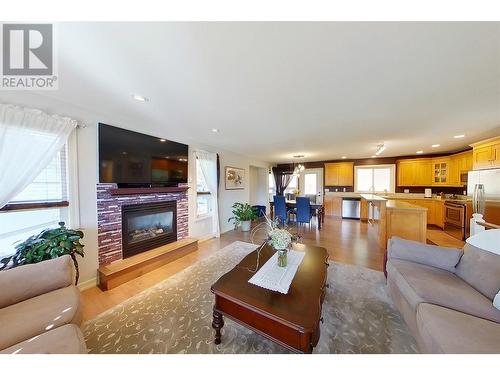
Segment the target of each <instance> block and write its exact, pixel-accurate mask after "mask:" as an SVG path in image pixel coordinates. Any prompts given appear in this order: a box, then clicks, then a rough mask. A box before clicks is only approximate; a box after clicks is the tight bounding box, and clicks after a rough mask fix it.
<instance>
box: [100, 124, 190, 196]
mask: <svg viewBox="0 0 500 375" xmlns="http://www.w3.org/2000/svg"><path fill="white" fill-rule="evenodd" d="M187 173H188V146H187V145H185V144H182V143H178V142H173V141H169V140H167V139H163V138H158V137H152V136H150V135H146V134H141V133H137V132H133V131H130V130H125V129H121V128H117V127H115V126H111V125H106V124H102V123H99V181H100V182H101V183H110V182H114V183H117V184H118V186H119V187H149V186H152V187H153V186H177V184H179V183H186V182H187Z"/></svg>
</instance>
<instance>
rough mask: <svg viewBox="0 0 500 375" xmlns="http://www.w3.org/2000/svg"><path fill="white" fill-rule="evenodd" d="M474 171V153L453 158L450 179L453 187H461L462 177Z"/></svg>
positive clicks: (461, 154) (470, 152) (469, 152)
mask: <svg viewBox="0 0 500 375" xmlns="http://www.w3.org/2000/svg"><path fill="white" fill-rule="evenodd" d="M471 170H472V151H466V152H461V153H459V154H455V155H452V156H451V165H450V179H449V182H450V184H452V185H457V186H461V185H462V183H461V175H462V174H463V173H467V172H469V171H471Z"/></svg>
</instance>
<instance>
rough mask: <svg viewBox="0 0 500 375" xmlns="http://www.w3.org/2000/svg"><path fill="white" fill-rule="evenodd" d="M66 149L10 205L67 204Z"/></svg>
mask: <svg viewBox="0 0 500 375" xmlns="http://www.w3.org/2000/svg"><path fill="white" fill-rule="evenodd" d="M66 153H67V152H66V147H64V148H63V149H62V150H61V151H59V152H58V153H57V155H56V157H55V158H54V159H52V161H51V162H50V164H49V165H48V166H47V167H46V168H45V169H44V170H43V171H41V172H40V174H39V175H38V176H37V177H36V178H35V180H34V181H33V182H32V183H31V184H29V185H28V186H27V187H26V188H25V189H24V190H23V191H22V192H21V193H19V194H18V195H17V196H16V197H15V198H14V199H12V200H11V201H10V202H9V204H16V203H27V202H67V201H68V183H67V173H66V169H67V163H66Z"/></svg>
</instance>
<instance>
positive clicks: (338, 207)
mask: <svg viewBox="0 0 500 375" xmlns="http://www.w3.org/2000/svg"><path fill="white" fill-rule="evenodd" d="M324 206H325V215H327V216H335V217H342V197H331V196H328V195H326V196H325V197H324Z"/></svg>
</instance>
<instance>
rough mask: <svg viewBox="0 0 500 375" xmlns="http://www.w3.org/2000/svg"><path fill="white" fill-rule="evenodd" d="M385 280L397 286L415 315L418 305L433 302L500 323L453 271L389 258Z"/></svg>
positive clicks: (488, 304) (490, 307)
mask: <svg viewBox="0 0 500 375" xmlns="http://www.w3.org/2000/svg"><path fill="white" fill-rule="evenodd" d="M387 272H388V278H391V282H394V283H396V285H398V287H399V288H400V290H401V293H402V295H403V296H404V297H405V298H406V299H407V300H408V302H409V303H410V305H411V306H413V308H414V311H415V313H416V311H417V308H418V305H419V304H421V303H432V304H435V305H439V306H443V307H448V308H451V309H454V310H457V311H462V312H464V313H466V314H471V315H474V316H477V317H480V318H483V319H488V320H492V321H495V322H498V323H500V311H498V310H497V309H495V308H494V307H493V304H492V303H491V301H490V300H489V299H488V298H486V297H485V296H483V295H482V294H481V293H479V292H478V291H477V290H476V289H474V288H473V287H472V286H470V285H469V284H467V283H466V282H465V281H463V280H462V279H460V278H459V277H458V276H456V275H455V274H453V273H452V272H448V271H445V270H442V269H439V268H435V267H430V266H424V265H422V264H418V263H413V262H407V261H404V260H399V259H391V260H390V261H389V262H387Z"/></svg>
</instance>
